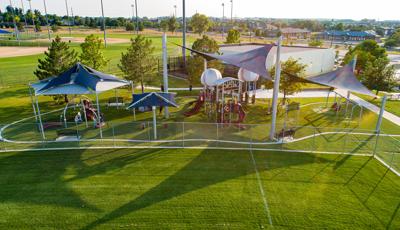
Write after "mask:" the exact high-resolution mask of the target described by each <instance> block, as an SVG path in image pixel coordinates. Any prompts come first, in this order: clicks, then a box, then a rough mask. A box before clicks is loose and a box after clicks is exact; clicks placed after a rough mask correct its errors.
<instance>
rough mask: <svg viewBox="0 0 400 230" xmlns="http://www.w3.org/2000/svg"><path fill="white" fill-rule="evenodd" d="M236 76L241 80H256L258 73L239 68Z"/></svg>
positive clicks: (258, 76)
mask: <svg viewBox="0 0 400 230" xmlns="http://www.w3.org/2000/svg"><path fill="white" fill-rule="evenodd" d="M238 78H239V80H241V81H258V79H259V78H260V75H258V74H256V73H253V72H251V71H248V70H247V69H243V68H240V70H239V72H238Z"/></svg>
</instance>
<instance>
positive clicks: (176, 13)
mask: <svg viewBox="0 0 400 230" xmlns="http://www.w3.org/2000/svg"><path fill="white" fill-rule="evenodd" d="M174 9H175V15H174V17H175V18H176V16H177V15H178V14H177V13H176V5H174Z"/></svg>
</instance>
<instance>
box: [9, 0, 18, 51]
mask: <svg viewBox="0 0 400 230" xmlns="http://www.w3.org/2000/svg"><path fill="white" fill-rule="evenodd" d="M10 6H11V12H12V18H13V24H14V32H15V36H16V37H17V40H18V44H20V39H19V31H18V27H17V22H16V21H15V14H14V7H13V5H12V2H11V0H10Z"/></svg>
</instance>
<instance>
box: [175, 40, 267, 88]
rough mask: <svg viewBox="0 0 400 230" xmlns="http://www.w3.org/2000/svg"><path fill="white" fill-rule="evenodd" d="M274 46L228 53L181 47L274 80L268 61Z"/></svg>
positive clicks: (207, 58) (206, 57)
mask: <svg viewBox="0 0 400 230" xmlns="http://www.w3.org/2000/svg"><path fill="white" fill-rule="evenodd" d="M178 46H180V45H178ZM273 46H274V45H265V46H263V47H260V48H258V49H254V50H249V51H246V52H242V53H236V54H226V55H218V54H210V53H204V52H199V51H196V50H193V49H190V48H187V47H183V46H181V47H183V48H185V49H187V50H190V51H191V52H193V53H196V54H198V55H200V56H202V57H204V58H205V59H206V60H208V61H210V60H215V59H217V60H220V61H223V62H225V63H227V64H230V65H234V66H236V67H239V68H243V69H246V70H248V71H250V72H253V73H256V74H258V75H260V76H261V77H264V78H265V79H268V80H272V78H271V76H270V74H269V73H268V70H267V67H266V62H267V57H268V54H269V52H270V51H271V49H272V47H273Z"/></svg>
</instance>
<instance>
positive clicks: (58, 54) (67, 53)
mask: <svg viewBox="0 0 400 230" xmlns="http://www.w3.org/2000/svg"><path fill="white" fill-rule="evenodd" d="M44 55H45V57H44V58H43V59H39V60H38V62H39V64H38V68H37V69H36V71H35V72H34V74H35V75H36V77H37V78H38V79H39V80H43V79H46V78H49V77H53V76H57V75H59V74H60V73H62V72H64V71H66V70H68V69H69V68H70V67H71V66H72V65H74V64H75V63H76V61H77V59H76V57H77V53H76V52H75V51H74V50H72V49H70V47H69V46H68V44H67V43H66V42H63V41H61V38H60V37H59V36H57V37H56V38H55V39H54V40H53V41H52V42H51V45H50V47H49V48H48V50H47V51H45V52H44Z"/></svg>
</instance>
